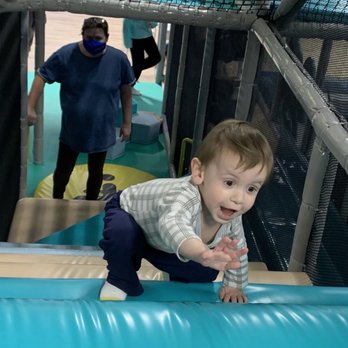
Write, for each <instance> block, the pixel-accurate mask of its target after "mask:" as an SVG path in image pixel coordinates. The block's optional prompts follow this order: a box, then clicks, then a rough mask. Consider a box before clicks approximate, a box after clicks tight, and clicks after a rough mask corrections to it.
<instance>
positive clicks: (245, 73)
mask: <svg viewBox="0 0 348 348" xmlns="http://www.w3.org/2000/svg"><path fill="white" fill-rule="evenodd" d="M260 46H261V45H260V41H259V40H258V39H257V37H256V36H255V34H254V33H253V32H251V31H249V32H248V42H247V47H246V51H245V56H244V62H243V69H242V77H241V81H240V86H239V91H238V98H237V106H236V113H235V118H236V119H238V120H243V121H245V120H246V119H247V117H248V114H249V109H250V104H251V98H252V93H253V88H254V81H255V76H256V72H257V66H258V62H259V57H260Z"/></svg>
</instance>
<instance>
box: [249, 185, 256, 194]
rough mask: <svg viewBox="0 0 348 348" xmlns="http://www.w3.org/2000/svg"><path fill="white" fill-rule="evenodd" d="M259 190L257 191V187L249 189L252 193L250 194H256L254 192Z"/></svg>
mask: <svg viewBox="0 0 348 348" xmlns="http://www.w3.org/2000/svg"><path fill="white" fill-rule="evenodd" d="M257 191H258V190H257V187H254V186H250V187H249V188H248V192H250V193H254V192H257Z"/></svg>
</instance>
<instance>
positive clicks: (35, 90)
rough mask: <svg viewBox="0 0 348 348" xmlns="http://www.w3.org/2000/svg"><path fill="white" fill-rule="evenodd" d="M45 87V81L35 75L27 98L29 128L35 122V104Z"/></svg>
mask: <svg viewBox="0 0 348 348" xmlns="http://www.w3.org/2000/svg"><path fill="white" fill-rule="evenodd" d="M44 87H45V81H44V80H43V79H42V77H41V76H40V75H36V76H35V78H34V81H33V84H32V86H31V90H30V93H29V96H28V110H27V112H28V125H29V126H31V125H33V124H35V123H36V121H37V114H36V110H35V108H36V104H37V101H38V99H39V98H40V97H41V95H42V93H43V90H44Z"/></svg>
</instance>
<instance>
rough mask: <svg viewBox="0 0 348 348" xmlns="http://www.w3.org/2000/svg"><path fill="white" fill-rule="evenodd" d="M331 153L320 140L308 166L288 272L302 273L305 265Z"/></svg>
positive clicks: (315, 143) (315, 146) (316, 141)
mask: <svg viewBox="0 0 348 348" xmlns="http://www.w3.org/2000/svg"><path fill="white" fill-rule="evenodd" d="M329 155H330V152H329V151H328V150H327V147H326V146H325V144H323V143H322V142H321V141H319V140H318V139H316V140H315V142H314V144H313V150H312V154H311V158H310V161H309V165H308V170H307V174H306V181H305V185H304V189H303V193H302V202H301V206H300V210H299V214H298V217H297V223H296V229H295V234H294V239H293V243H292V249H291V255H290V261H289V267H288V271H290V272H302V271H303V267H304V264H305V258H306V252H307V247H308V241H309V237H310V234H311V231H312V226H313V222H314V218H315V214H316V213H317V211H318V206H319V199H320V192H321V188H322V186H323V182H324V177H325V173H326V169H327V165H328V162H329Z"/></svg>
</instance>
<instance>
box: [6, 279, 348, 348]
mask: <svg viewBox="0 0 348 348" xmlns="http://www.w3.org/2000/svg"><path fill="white" fill-rule="evenodd" d="M102 282H103V280H100V279H84V280H82V279H81V280H79V279H76V280H71V279H70V280H67V279H65V280H62V279H57V280H54V279H16V278H3V279H0V342H1V347H3V348H22V347H23V348H47V347H49V348H61V347H64V348H80V347H81V348H82V347H83V348H98V347H117V348H141V347H146V348H147V347H149V348H164V347H165V348H178V347H180V348H196V347H197V348H215V347H216V348H233V347H241V346H243V347H247V348H249V347H253V348H254V347H255V348H270V347H280V348H293V347H299V348H307V347H308V348H309V347H310V348H324V347H325V348H327V347H335V348H346V347H347V342H348V304H347V298H348V296H347V291H348V290H347V288H324V287H322V288H319V287H297V286H268V285H267V286H266V285H251V286H249V287H248V288H247V293H248V295H249V298H250V300H251V302H252V303H250V304H246V305H241V304H226V303H221V302H217V300H216V295H217V292H216V291H217V289H218V287H219V284H216V283H215V284H180V283H175V282H156V281H147V282H143V284H144V287H145V294H144V296H140V297H138V298H136V300H135V301H133V300H132V299H130V300H127V301H121V302H109V301H106V302H101V301H99V300H98V299H97V295H98V289H99V288H100V286H101V284H102ZM16 296H18V298H16Z"/></svg>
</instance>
